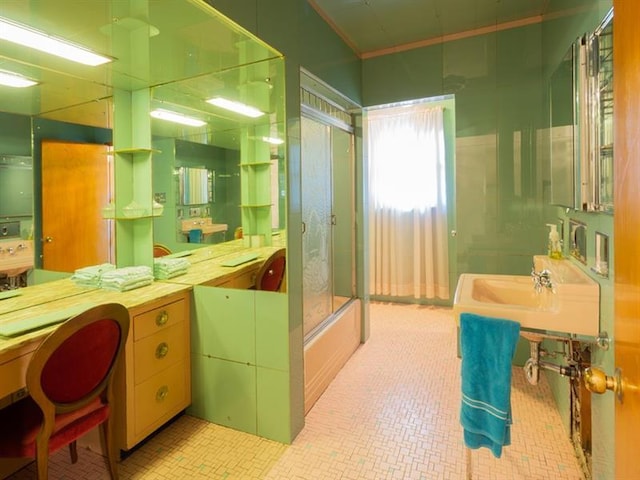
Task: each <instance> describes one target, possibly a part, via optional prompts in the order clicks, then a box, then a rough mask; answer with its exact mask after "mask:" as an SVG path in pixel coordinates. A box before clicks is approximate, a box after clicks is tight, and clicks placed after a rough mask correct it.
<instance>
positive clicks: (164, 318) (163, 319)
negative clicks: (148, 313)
mask: <svg viewBox="0 0 640 480" xmlns="http://www.w3.org/2000/svg"><path fill="white" fill-rule="evenodd" d="M168 321H169V314H168V313H167V311H166V310H163V311H162V313H160V314H159V315H158V316H157V317H156V325H157V326H159V327H161V326H163V325H164V324H165V323H167V322H168Z"/></svg>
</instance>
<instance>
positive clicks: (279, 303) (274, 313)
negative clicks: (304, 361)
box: [255, 291, 289, 401]
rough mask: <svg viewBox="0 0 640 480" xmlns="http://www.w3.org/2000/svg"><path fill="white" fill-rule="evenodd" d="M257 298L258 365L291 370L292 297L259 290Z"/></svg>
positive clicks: (285, 370) (256, 293)
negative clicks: (290, 322) (290, 328)
mask: <svg viewBox="0 0 640 480" xmlns="http://www.w3.org/2000/svg"><path fill="white" fill-rule="evenodd" d="M255 301H256V303H255V305H256V307H255V311H256V365H258V366H259V367H267V368H272V369H276V370H281V371H284V372H288V371H289V313H288V306H289V299H288V298H287V295H285V294H282V293H276V292H262V291H256V292H255ZM287 375H288V374H287ZM287 378H288V377H287ZM287 391H288V383H287ZM287 401H288V397H287Z"/></svg>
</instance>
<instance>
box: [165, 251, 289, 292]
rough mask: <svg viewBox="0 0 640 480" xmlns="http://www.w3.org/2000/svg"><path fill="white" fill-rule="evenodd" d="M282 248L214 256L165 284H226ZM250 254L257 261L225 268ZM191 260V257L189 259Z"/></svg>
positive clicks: (195, 264)
mask: <svg viewBox="0 0 640 480" xmlns="http://www.w3.org/2000/svg"><path fill="white" fill-rule="evenodd" d="M279 248H280V247H274V246H270V247H257V248H246V247H243V248H239V249H237V250H235V251H234V250H232V251H230V252H229V253H225V254H221V255H218V256H212V257H211V258H210V259H209V260H207V261H200V262H196V263H193V264H192V265H191V266H190V267H189V270H188V271H187V273H185V274H184V275H179V276H177V277H173V278H170V279H167V280H163V281H165V282H171V283H181V284H184V285H203V284H206V283H210V282H211V281H212V280H215V281H216V282H218V283H224V282H225V280H227V279H228V278H230V277H233V276H236V275H239V274H242V273H244V272H245V271H248V270H252V269H254V270H255V269H256V268H257V266H258V265H261V264H262V262H264V261H265V260H266V259H267V257H268V256H269V255H271V253H273V252H275V251H276V250H278V249H279ZM248 254H255V255H257V257H256V258H255V259H252V260H249V261H247V262H244V263H241V264H239V265H235V266H224V265H223V264H224V263H225V262H228V261H233V260H235V259H237V258H240V257H244V256H245V255H248ZM187 258H189V257H187Z"/></svg>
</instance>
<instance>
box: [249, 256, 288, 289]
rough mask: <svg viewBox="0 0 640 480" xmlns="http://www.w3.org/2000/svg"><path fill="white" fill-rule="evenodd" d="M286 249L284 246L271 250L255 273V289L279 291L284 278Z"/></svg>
mask: <svg viewBox="0 0 640 480" xmlns="http://www.w3.org/2000/svg"><path fill="white" fill-rule="evenodd" d="M286 254H287V251H286V249H284V248H281V249H279V250H276V251H275V252H273V253H272V254H271V255H270V256H269V258H267V259H266V260H265V261H264V263H263V264H262V266H261V267H260V269H259V270H258V273H256V284H255V289H256V290H267V291H270V292H279V291H280V288H281V287H282V281H283V280H284V274H285V271H286V264H287V256H286Z"/></svg>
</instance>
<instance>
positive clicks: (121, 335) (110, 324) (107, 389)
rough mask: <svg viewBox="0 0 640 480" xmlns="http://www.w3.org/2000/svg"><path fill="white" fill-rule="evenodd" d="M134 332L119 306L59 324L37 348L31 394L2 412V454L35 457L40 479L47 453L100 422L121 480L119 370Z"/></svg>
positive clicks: (113, 475)
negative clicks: (116, 402)
mask: <svg viewBox="0 0 640 480" xmlns="http://www.w3.org/2000/svg"><path fill="white" fill-rule="evenodd" d="M128 333H129V312H128V310H127V309H126V308H125V307H124V306H123V305H120V304H117V303H109V304H104V305H98V306H96V307H92V308H90V309H89V310H86V311H85V312H82V313H80V314H78V315H76V316H75V317H72V318H70V319H69V320H67V321H66V322H64V323H62V324H61V325H60V326H59V327H58V328H56V329H55V330H54V331H53V332H52V333H51V334H49V336H48V337H46V338H45V339H44V340H43V342H42V343H41V344H40V346H39V347H38V349H37V350H36V351H35V352H34V354H33V356H32V358H31V360H30V362H29V365H28V367H27V373H26V383H27V389H28V392H29V396H28V397H26V398H24V399H22V400H20V401H18V402H16V403H13V404H11V405H9V406H8V407H6V408H4V409H2V410H0V425H2V428H0V457H16V458H17V457H35V459H36V464H37V469H38V479H39V480H44V479H46V478H47V472H48V456H49V454H51V453H53V452H55V451H56V450H58V449H60V448H63V447H65V446H67V445H69V451H70V454H71V462H72V463H75V462H76V461H77V459H78V454H77V450H76V439H78V438H79V437H81V436H82V435H84V434H85V433H86V432H88V431H89V430H91V429H93V428H94V427H96V426H98V425H99V426H100V428H101V430H102V434H103V436H104V445H105V447H106V453H107V457H108V464H109V471H110V473H111V478H112V479H116V478H118V472H117V465H116V462H117V460H118V456H119V455H118V448H117V445H116V443H115V435H114V415H111V413H112V409H113V408H112V407H113V401H114V398H113V381H114V375H113V372H114V368H115V365H116V364H117V362H118V361H119V359H120V357H121V356H122V352H123V351H124V344H125V342H126V339H127V335H128Z"/></svg>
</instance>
